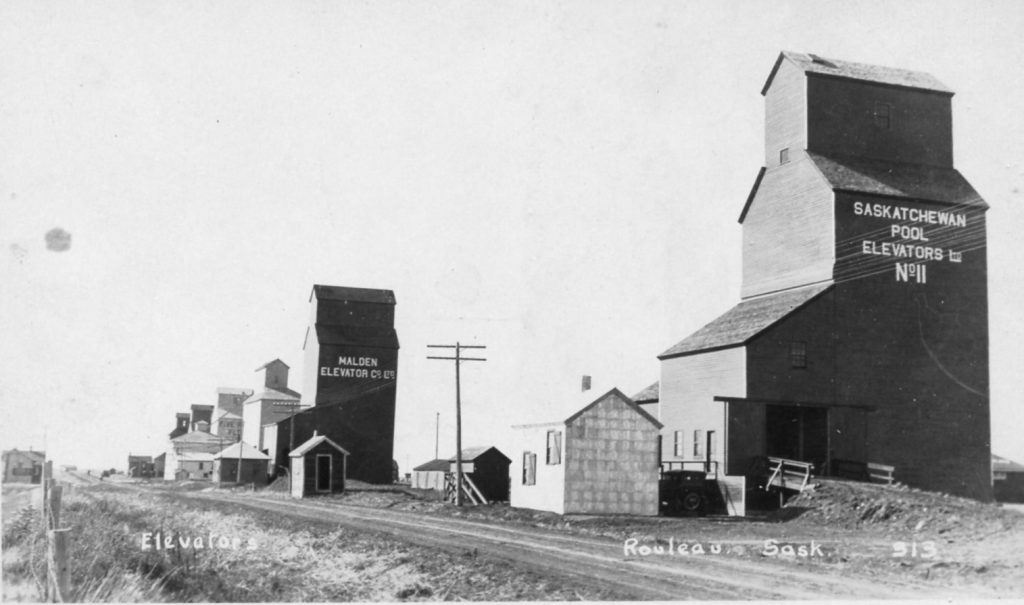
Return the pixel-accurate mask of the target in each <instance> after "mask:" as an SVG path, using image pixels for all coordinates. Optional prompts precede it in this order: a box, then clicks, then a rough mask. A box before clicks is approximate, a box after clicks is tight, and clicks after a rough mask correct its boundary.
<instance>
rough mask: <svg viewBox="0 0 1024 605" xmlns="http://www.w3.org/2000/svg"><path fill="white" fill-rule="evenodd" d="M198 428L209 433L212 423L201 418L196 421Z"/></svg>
mask: <svg viewBox="0 0 1024 605" xmlns="http://www.w3.org/2000/svg"><path fill="white" fill-rule="evenodd" d="M196 430H197V431H201V432H203V433H209V432H210V423H209V422H207V421H205V420H200V421H198V422H196Z"/></svg>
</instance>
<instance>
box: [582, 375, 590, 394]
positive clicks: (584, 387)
mask: <svg viewBox="0 0 1024 605" xmlns="http://www.w3.org/2000/svg"><path fill="white" fill-rule="evenodd" d="M589 390H590V376H588V375H586V374H584V375H583V382H582V384H581V385H580V392H584V391H589Z"/></svg>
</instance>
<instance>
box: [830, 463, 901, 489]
mask: <svg viewBox="0 0 1024 605" xmlns="http://www.w3.org/2000/svg"><path fill="white" fill-rule="evenodd" d="M895 472H896V467H895V466H890V465H888V464H879V463H877V462H860V461H855V460H832V473H833V474H834V475H836V476H837V477H846V478H847V479H856V480H858V481H874V482H878V483H884V484H886V485H892V482H893V473H895Z"/></svg>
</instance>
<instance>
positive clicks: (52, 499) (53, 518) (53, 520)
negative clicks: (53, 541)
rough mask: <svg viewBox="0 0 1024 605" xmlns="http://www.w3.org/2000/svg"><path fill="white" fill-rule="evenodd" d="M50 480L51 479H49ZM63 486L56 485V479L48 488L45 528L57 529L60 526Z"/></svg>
mask: <svg viewBox="0 0 1024 605" xmlns="http://www.w3.org/2000/svg"><path fill="white" fill-rule="evenodd" d="M51 481H53V480H52V479H51ZM63 491H64V488H63V486H61V485H58V484H57V482H56V481H53V483H52V485H50V489H49V492H48V493H49V499H48V501H47V503H46V506H47V508H48V509H49V511H50V514H49V524H48V525H47V526H46V529H57V528H58V527H60V501H61V496H62V494H63Z"/></svg>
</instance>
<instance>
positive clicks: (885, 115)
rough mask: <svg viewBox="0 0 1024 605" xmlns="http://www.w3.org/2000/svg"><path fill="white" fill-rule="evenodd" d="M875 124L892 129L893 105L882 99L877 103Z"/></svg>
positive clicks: (884, 128)
mask: <svg viewBox="0 0 1024 605" xmlns="http://www.w3.org/2000/svg"><path fill="white" fill-rule="evenodd" d="M875 126H877V127H879V128H881V129H882V130H890V129H892V105H891V104H889V103H883V102H881V101H879V102H877V103H875Z"/></svg>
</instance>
